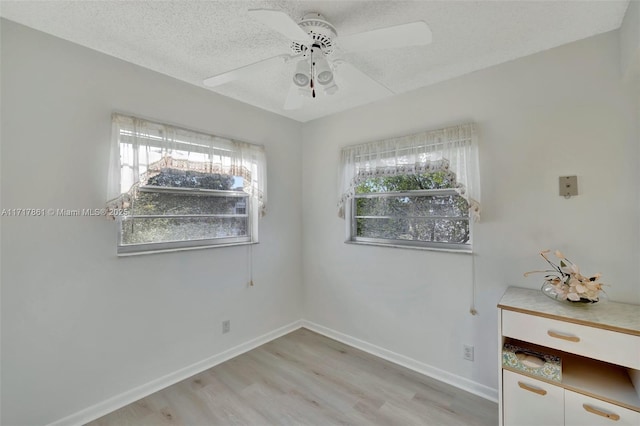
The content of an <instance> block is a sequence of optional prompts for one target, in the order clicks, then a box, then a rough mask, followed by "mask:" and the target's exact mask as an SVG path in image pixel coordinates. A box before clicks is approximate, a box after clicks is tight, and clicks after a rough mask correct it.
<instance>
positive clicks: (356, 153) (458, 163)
mask: <svg viewBox="0 0 640 426" xmlns="http://www.w3.org/2000/svg"><path fill="white" fill-rule="evenodd" d="M477 139H478V138H477V132H476V127H475V124H473V123H469V124H460V125H456V126H452V127H448V128H443V129H439V130H431V131H425V132H421V133H417V134H412V135H407V136H400V137H394V138H390V139H384V140H379V141H374V142H368V143H364V144H359V145H351V146H346V147H344V148H343V149H342V151H341V154H340V157H341V161H340V167H341V168H340V178H339V180H338V189H339V199H338V216H339V217H342V218H345V219H347V220H346V226H345V229H346V240H345V242H346V243H356V244H374V245H383V246H391V247H410V248H427V249H436V250H444V251H458V252H471V251H472V247H473V222H474V221H478V220H479V217H480V178H479V170H478V163H479V161H478V148H477ZM440 171H442V172H447V173H451V174H452V175H453V176H455V180H453V181H451V182H450V183H451V187H450V188H441V189H429V190H412V191H403V192H395V193H394V192H391V191H388V192H377V193H371V194H358V193H357V192H358V186H359V185H360V184H361V183H362V182H365V181H366V180H368V179H371V178H384V177H392V176H403V175H404V176H407V175H424V174H429V173H432V172H440ZM402 194H405V196H409V195H414V196H415V195H423V196H429V195H436V194H449V195H458V196H460V197H461V198H463V199H464V200H465V201H466V202H467V204H468V206H469V213H468V216H465V217H457V216H456V217H451V218H450V219H452V220H465V221H468V223H469V240H468V241H467V242H465V243H449V242H440V241H416V240H410V239H403V238H398V239H387V238H370V237H362V236H358V235H357V219H358V218H357V217H356V200H357V199H359V198H363V197H382V196H398V195H402ZM376 217H377V216H376ZM395 217H398V218H401V217H402V216H392V217H389V218H388V219H393V218H395ZM420 217H421V218H427V220H430V219H428V216H422V215H420ZM450 219H449V218H446V217H442V218H438V217H433V220H450ZM471 219H473V220H471ZM374 220H375V219H374ZM399 236H401V235H399Z"/></svg>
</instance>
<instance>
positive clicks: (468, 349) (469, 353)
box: [462, 345, 473, 361]
mask: <svg viewBox="0 0 640 426" xmlns="http://www.w3.org/2000/svg"><path fill="white" fill-rule="evenodd" d="M462 348H463V351H464V352H463V355H462V356H463V357H464V359H466V360H468V361H473V346H470V345H462Z"/></svg>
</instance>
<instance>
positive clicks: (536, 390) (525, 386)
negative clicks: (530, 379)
mask: <svg viewBox="0 0 640 426" xmlns="http://www.w3.org/2000/svg"><path fill="white" fill-rule="evenodd" d="M518 386H520V387H521V388H522V389H524V390H528V391H529V392H533V393H537V394H538V395H542V396H544V395H546V394H547V391H546V390H544V389H540V388H534V387H533V386H529V385H528V384H526V383H522V382H518Z"/></svg>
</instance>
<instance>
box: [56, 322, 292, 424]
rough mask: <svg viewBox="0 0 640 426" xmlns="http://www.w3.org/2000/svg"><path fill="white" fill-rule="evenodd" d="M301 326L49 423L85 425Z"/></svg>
mask: <svg viewBox="0 0 640 426" xmlns="http://www.w3.org/2000/svg"><path fill="white" fill-rule="evenodd" d="M301 326H302V321H301V320H298V321H294V322H292V323H291V324H288V325H285V326H283V327H280V328H278V329H276V330H273V331H270V332H269V333H266V334H263V335H262V336H259V337H256V338H255V339H251V340H249V341H248V342H245V343H242V344H240V345H238V346H235V347H233V348H231V349H228V350H226V351H224V352H221V353H219V354H217V355H213V356H211V357H209V358H206V359H203V360H202V361H199V362H196V363H195V364H192V365H190V366H187V367H184V368H181V369H180V370H178V371H175V372H173V373H170V374H167V375H166V376H163V377H160V378H158V379H156V380H152V381H151V382H149V383H146V384H144V385H142V386H138V387H137V388H134V389H131V390H128V391H126V392H123V393H121V394H119V395H116V396H114V397H111V398H109V399H107V400H105V401H103V402H100V403H98V404H95V405H92V406H91V407H88V408H85V409H84V410H81V411H78V412H77V413H74V414H71V415H70V416H67V417H65V418H62V419H60V420H57V421H55V422H53V423H50V424H49V426H76V425H83V424H85V423H88V422H90V421H92V420H95V419H98V418H100V417H102V416H104V415H105V414H108V413H110V412H112V411H115V410H117V409H119V408H122V407H124V406H126V405H128V404H131V403H132V402H135V401H137V400H139V399H141V398H144V397H145V396H148V395H151V394H152V393H154V392H157V391H159V390H161V389H164V388H166V387H167V386H171V385H173V384H174V383H178V382H180V381H182V380H184V379H187V378H189V377H191V376H193V375H194V374H198V373H201V372H203V371H205V370H208V369H209V368H211V367H214V366H216V365H218V364H220V363H223V362H225V361H227V360H229V359H231V358H234V357H236V356H238V355H241V354H243V353H245V352H248V351H250V350H251V349H254V348H257V347H258V346H260V345H263V344H265V343H267V342H270V341H272V340H274V339H277V338H278V337H280V336H284V335H285V334H288V333H291V332H292V331H294V330H297V329H298V328H300V327H301Z"/></svg>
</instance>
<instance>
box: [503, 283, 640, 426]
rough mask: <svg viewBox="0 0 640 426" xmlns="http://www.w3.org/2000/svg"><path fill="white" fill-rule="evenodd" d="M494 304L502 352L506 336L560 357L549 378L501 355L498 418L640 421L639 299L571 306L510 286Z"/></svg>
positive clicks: (508, 421)
mask: <svg viewBox="0 0 640 426" xmlns="http://www.w3.org/2000/svg"><path fill="white" fill-rule="evenodd" d="M498 307H499V308H500V315H499V319H500V321H499V330H500V339H499V341H500V353H502V347H503V345H504V343H510V344H512V345H516V346H518V347H520V348H528V349H530V350H532V351H536V352H538V353H546V354H550V355H555V356H559V357H560V358H561V359H562V378H561V380H560V381H554V380H550V379H547V378H544V377H541V376H537V375H536V374H535V372H531V370H528V372H525V371H522V370H520V369H518V365H516V366H513V365H512V363H509V365H503V364H502V355H501V360H500V382H499V394H500V395H499V398H500V401H499V403H500V424H501V425H503V426H526V425H548V426H555V425H570V426H591V425H593V426H598V425H611V426H619V425H620V426H622V425H632V426H640V389H636V386H639V387H640V380H639V378H640V306H637V305H630V304H622V303H615V302H608V303H604V304H601V305H599V306H598V305H592V306H580V305H577V306H570V305H565V304H561V303H558V302H555V301H552V300H550V299H548V298H547V297H546V296H544V295H543V294H542V293H541V292H540V291H537V290H529V289H522V288H517V287H510V288H509V289H508V290H507V291H506V293H505V294H504V296H503V297H502V300H501V301H500V304H499V305H498ZM523 370H524V369H523ZM549 377H551V376H549ZM632 377H633V378H634V379H632ZM634 383H635V384H634Z"/></svg>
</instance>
